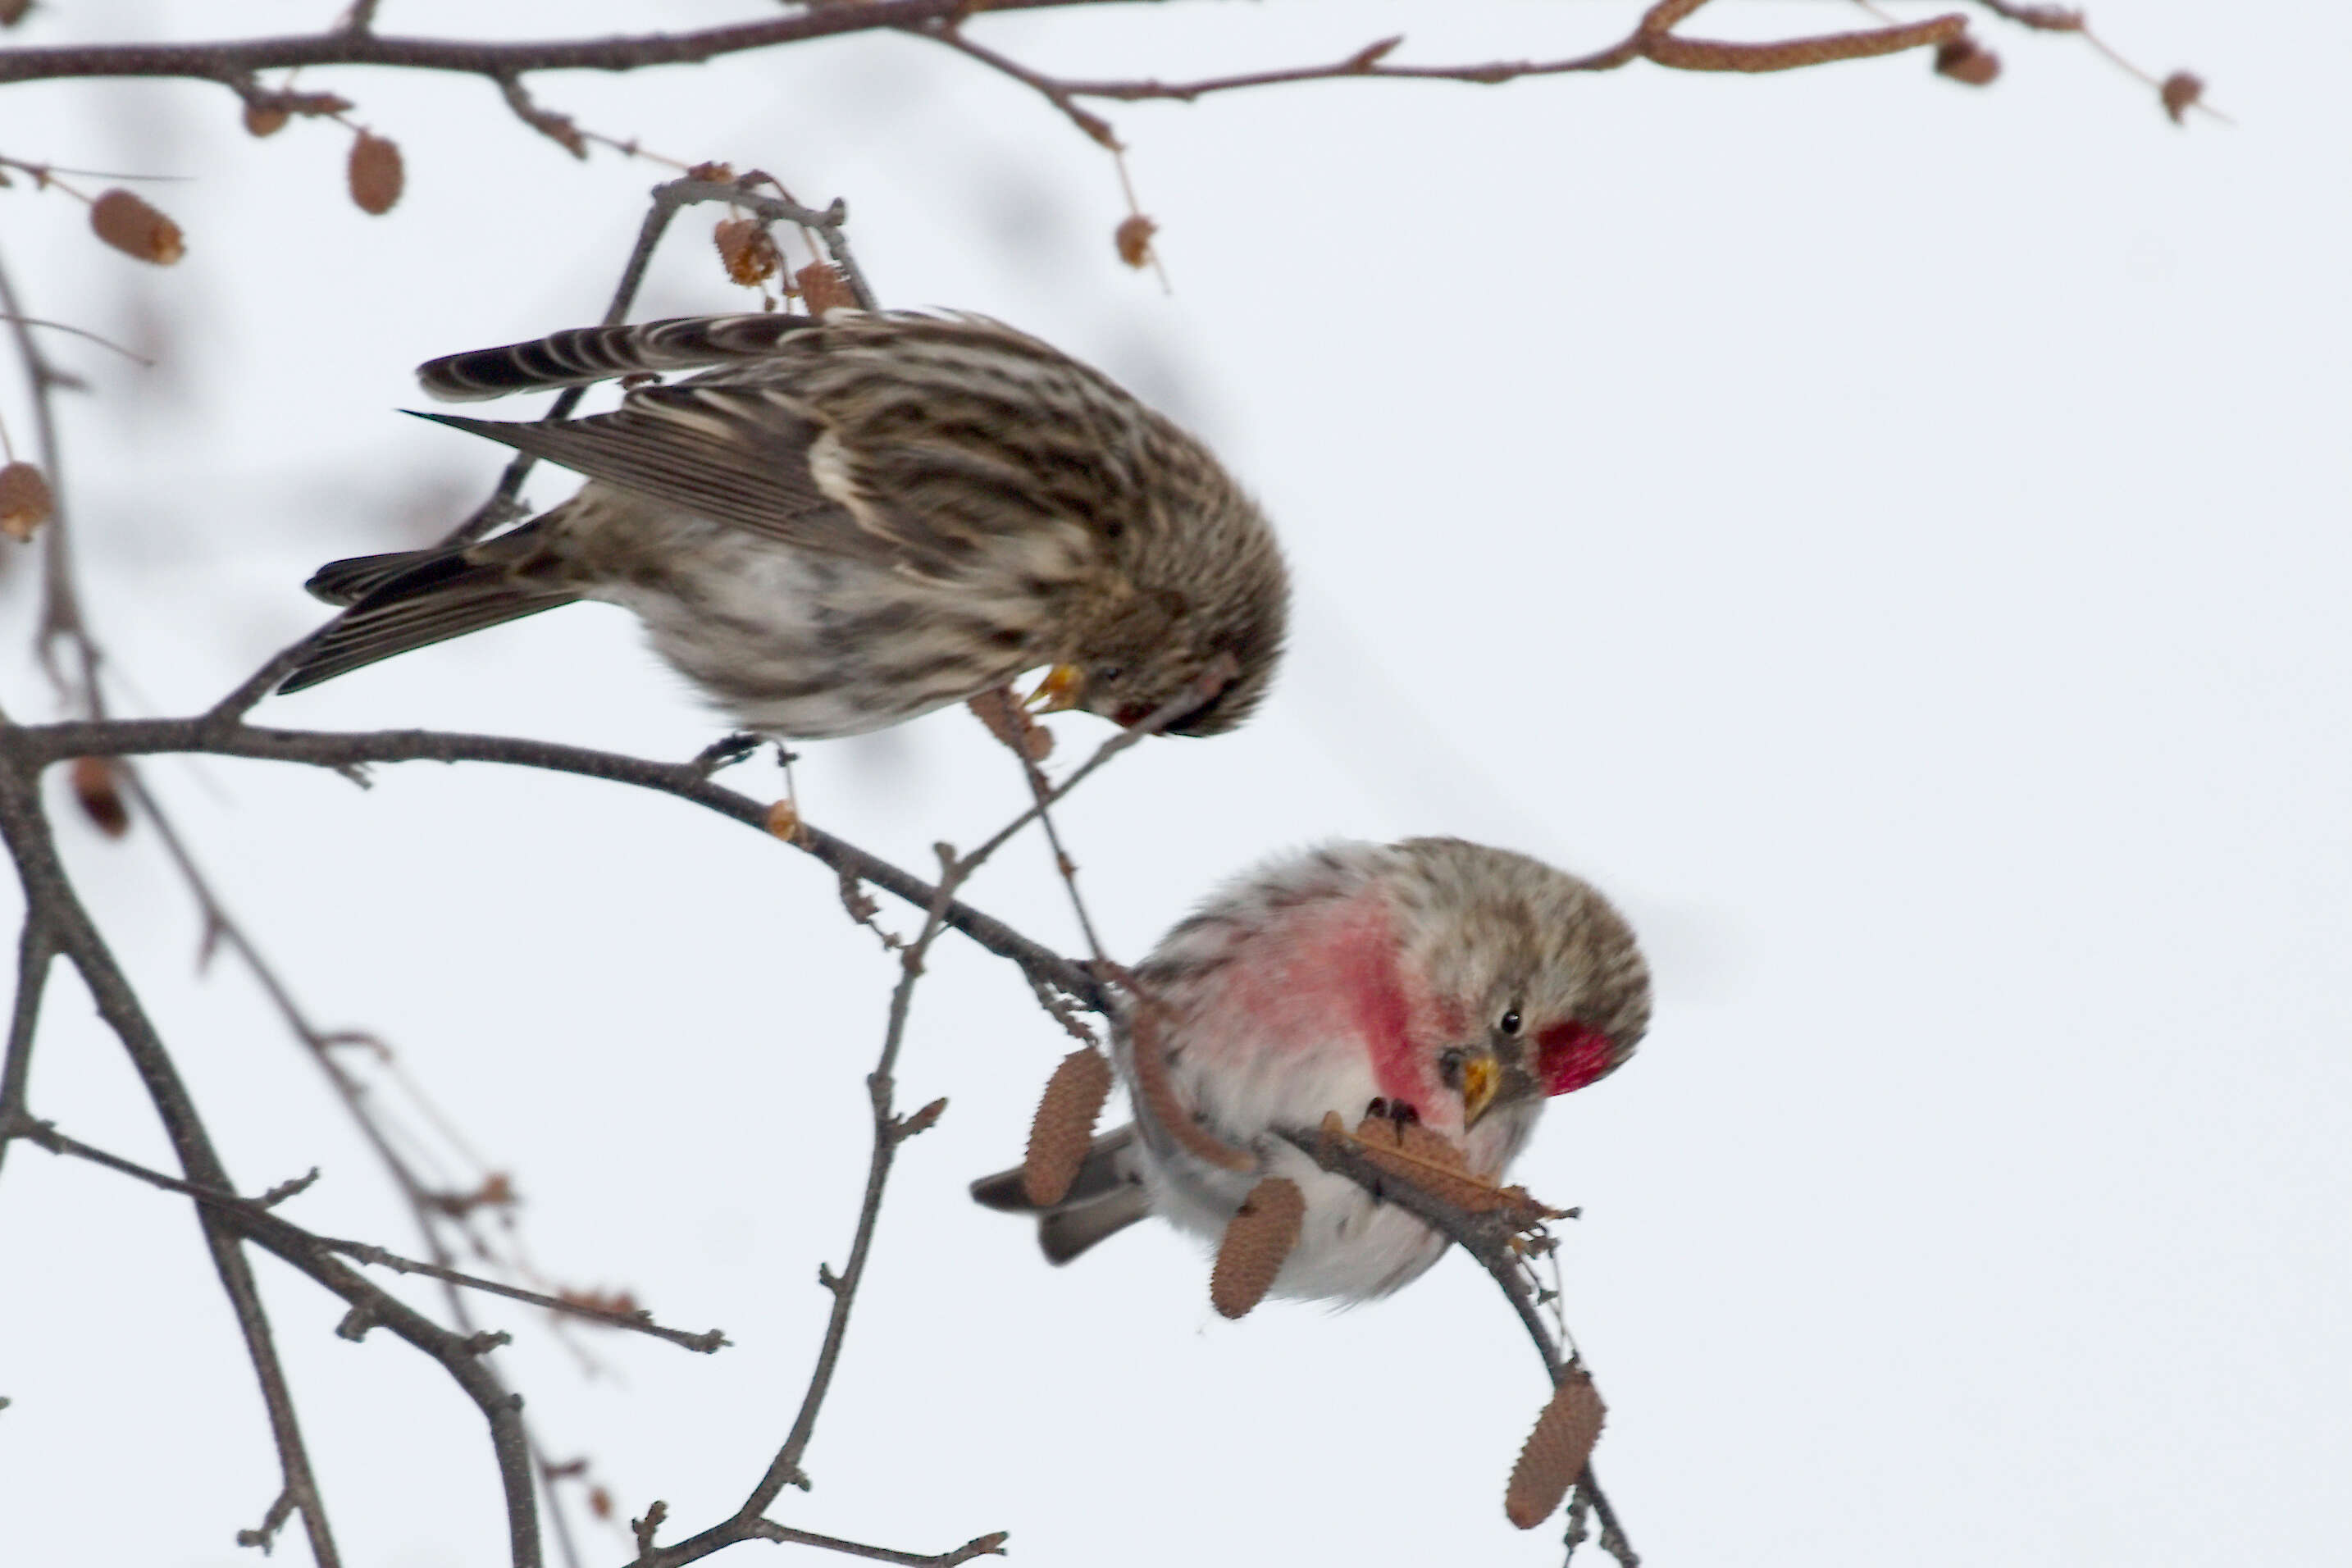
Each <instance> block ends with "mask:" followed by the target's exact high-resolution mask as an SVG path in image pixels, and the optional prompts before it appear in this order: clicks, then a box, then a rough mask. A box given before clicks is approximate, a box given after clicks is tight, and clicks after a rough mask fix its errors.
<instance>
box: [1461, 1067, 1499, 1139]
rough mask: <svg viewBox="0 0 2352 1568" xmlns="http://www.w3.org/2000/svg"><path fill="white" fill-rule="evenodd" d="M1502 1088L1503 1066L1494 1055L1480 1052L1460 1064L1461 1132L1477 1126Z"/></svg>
mask: <svg viewBox="0 0 2352 1568" xmlns="http://www.w3.org/2000/svg"><path fill="white" fill-rule="evenodd" d="M1502 1087H1503V1064H1502V1063H1500V1062H1498V1061H1496V1059H1495V1058H1494V1054H1493V1053H1492V1052H1489V1051H1481V1052H1479V1053H1478V1054H1477V1055H1476V1056H1474V1057H1472V1058H1470V1059H1469V1060H1468V1061H1465V1062H1464V1063H1463V1064H1462V1130H1463V1131H1465V1132H1467V1131H1470V1129H1472V1128H1473V1127H1475V1126H1477V1125H1478V1119H1479V1118H1480V1117H1482V1116H1484V1115H1486V1108H1487V1107H1488V1106H1490V1105H1492V1104H1494V1103H1495V1096H1496V1094H1497V1093H1499V1092H1500V1091H1501V1089H1502Z"/></svg>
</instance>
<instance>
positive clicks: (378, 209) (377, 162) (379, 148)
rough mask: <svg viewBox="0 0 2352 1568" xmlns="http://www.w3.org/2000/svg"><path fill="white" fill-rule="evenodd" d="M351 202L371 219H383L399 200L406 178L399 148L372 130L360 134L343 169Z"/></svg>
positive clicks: (353, 143)
mask: <svg viewBox="0 0 2352 1568" xmlns="http://www.w3.org/2000/svg"><path fill="white" fill-rule="evenodd" d="M344 172H345V174H346V176H347V177H348V179H349V181H350V184H351V189H352V201H353V202H355V203H357V204H358V205H359V209H360V211H362V212H363V213H366V214H367V215H368V216H371V217H382V216H383V215H384V214H386V213H388V212H390V211H391V210H392V209H393V205H394V203H396V202H398V201H399V200H400V193H401V190H402V188H403V187H404V185H405V184H406V183H407V175H406V174H405V173H404V170H403V169H402V167H401V162H400V149H399V148H398V147H396V146H394V144H393V143H392V142H391V141H390V140H389V139H387V138H385V137H382V136H378V135H377V134H376V133H375V132H373V131H362V132H360V134H359V140H358V141H356V142H352V156H351V162H350V163H349V164H348V165H347V166H346V169H345V171H344Z"/></svg>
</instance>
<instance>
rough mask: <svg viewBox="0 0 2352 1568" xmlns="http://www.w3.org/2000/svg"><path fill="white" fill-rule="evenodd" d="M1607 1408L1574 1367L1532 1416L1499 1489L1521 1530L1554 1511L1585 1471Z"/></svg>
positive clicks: (1508, 1512) (1556, 1510) (1532, 1526)
mask: <svg viewBox="0 0 2352 1568" xmlns="http://www.w3.org/2000/svg"><path fill="white" fill-rule="evenodd" d="M1608 1414H1609V1407H1608V1406H1607V1405H1603V1404H1601V1395H1600V1394H1599V1392H1598V1391H1596V1390H1595V1389H1594V1388H1593V1386H1592V1380H1591V1378H1589V1377H1587V1376H1586V1375H1585V1374H1584V1373H1583V1372H1582V1371H1581V1370H1580V1369H1579V1368H1575V1367H1570V1369H1569V1372H1568V1375H1567V1376H1565V1377H1563V1378H1561V1379H1560V1380H1559V1387H1558V1388H1555V1389H1553V1390H1552V1394H1551V1403H1550V1404H1549V1405H1545V1406H1544V1409H1543V1414H1542V1415H1538V1416H1537V1417H1536V1429H1535V1430H1534V1431H1532V1432H1530V1433H1528V1441H1527V1445H1526V1447H1522V1448H1521V1449H1520V1450H1519V1462H1518V1463H1517V1464H1516V1465H1514V1466H1512V1467H1511V1484H1510V1486H1509V1487H1508V1488H1507V1489H1505V1491H1504V1493H1503V1512H1504V1513H1505V1514H1507V1515H1508V1516H1509V1518H1510V1521H1511V1522H1512V1523H1513V1524H1516V1525H1517V1526H1518V1527H1519V1528H1520V1529H1521V1530H1533V1529H1534V1528H1535V1527H1536V1526H1537V1525H1538V1524H1541V1523H1542V1522H1543V1521H1545V1520H1548V1519H1549V1518H1550V1517H1551V1516H1552V1515H1553V1514H1554V1513H1556V1512H1558V1511H1559V1503H1560V1500H1561V1499H1562V1498H1564V1497H1566V1496H1568V1489H1569V1488H1570V1487H1571V1486H1573V1485H1575V1484H1576V1478H1577V1477H1579V1476H1580V1475H1582V1474H1583V1473H1584V1462H1585V1460H1587V1459H1589V1458H1591V1457H1592V1445H1593V1444H1594V1443H1595V1442H1597V1441H1599V1440H1600V1437H1601V1421H1602V1420H1603V1418H1605V1417H1606V1416H1607V1415H1608Z"/></svg>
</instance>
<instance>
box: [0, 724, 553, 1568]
mask: <svg viewBox="0 0 2352 1568" xmlns="http://www.w3.org/2000/svg"><path fill="white" fill-rule="evenodd" d="M18 733H21V731H14V730H7V731H0V737H13V736H14V735H16V734H18ZM37 777H38V775H37V774H36V773H32V772H29V771H26V770H22V769H20V768H18V767H16V766H0V837H5V839H6V841H7V845H8V850H9V853H10V855H11V856H12V857H13V858H15V860H16V874H17V879H18V880H19V881H20V882H22V883H23V885H24V889H25V898H26V921H27V923H28V924H36V925H38V926H40V927H42V928H43V931H44V932H45V935H44V937H43V939H42V940H43V941H45V942H54V943H55V944H56V948H57V951H58V952H61V953H62V954H64V955H65V957H66V958H67V959H68V962H70V963H72V964H73V966H74V968H75V970H76V971H77V972H78V973H79V974H80V975H81V978H82V984H84V985H86V986H88V987H89V993H90V995H91V997H92V998H93V999H94V1000H95V1001H96V1002H97V1004H98V1011H99V1015H100V1017H102V1018H104V1019H105V1020H106V1023H107V1025H108V1026H109V1027H110V1028H111V1029H112V1030H113V1031H114V1034H115V1037H116V1038H118V1039H119V1040H121V1043H122V1046H123V1049H124V1051H125V1052H126V1053H127V1054H128V1055H129V1056H130V1058H131V1066H132V1068H134V1069H135V1070H136V1071H137V1073H138V1075H139V1077H140V1079H141V1081H142V1083H143V1084H144V1085H145V1087H146V1089H147V1095H148V1098H149V1100H151V1101H152V1102H153V1104H154V1106H155V1110H156V1114H157V1116H158V1117H159V1118H160V1119H161V1120H162V1121H163V1130H164V1132H165V1134H166V1135H167V1136H168V1137H169V1138H170V1139H171V1142H172V1147H173V1152H174V1154H175V1155H176V1156H177V1157H178V1159H179V1162H180V1168H181V1170H182V1171H183V1172H184V1173H186V1174H187V1175H188V1177H189V1178H190V1179H191V1180H192V1181H194V1182H195V1183H197V1184H200V1185H204V1186H210V1187H218V1188H222V1189H225V1190H227V1189H229V1188H230V1183H229V1180H228V1175H227V1173H226V1170H225V1169H223V1167H222V1165H221V1163H220V1157H219V1155H218V1154H216V1153H215V1152H214V1150H213V1146H212V1140H211V1138H210V1136H209V1135H208V1134H207V1133H206V1132H205V1127H204V1122H203V1121H202V1119H201V1118H199V1117H198V1115H197V1113H196V1109H195V1104H194V1100H191V1099H190V1098H189V1096H188V1091H187V1089H186V1086H185V1085H184V1084H183V1083H182V1082H181V1081H180V1075H179V1069H178V1068H175V1067H174V1066H173V1062H172V1058H171V1055H170V1053H169V1052H168V1051H167V1050H166V1049H165V1048H164V1046H163V1039H162V1037H160V1036H158V1035H157V1034H156V1032H155V1029H154V1026H153V1025H152V1024H151V1023H150V1022H149V1021H148V1018H147V1015H146V1010H145V1009H144V1007H142V1005H141V1004H140V1001H139V998H138V995H137V994H136V993H135V992H133V991H132V990H131V983H130V981H129V980H128V979H127V978H126V977H125V976H124V974H123V973H122V971H121V968H120V966H118V965H117V964H116V963H115V961H114V955H113V953H112V952H111V951H110V950H109V948H108V947H107V945H106V940H105V938H103V937H102V936H100V934H99V931H98V927H97V926H96V925H95V924H93V923H92V922H91V921H90V918H89V911H88V910H86V909H84V908H83V907H82V903H81V900H80V898H79V895H77V894H76V893H75V891H74V889H73V885H72V883H71V882H70V881H69V880H68V878H67V876H66V871H65V867H64V865H63V864H62V863H61V862H60V861H59V860H58V853H57V844H56V841H55V839H54V838H53V837H51V836H50V833H49V825H48V822H47V818H45V817H44V816H42V815H41V810H40V802H39V799H38V796H37ZM19 1012H20V1016H21V1013H22V1010H21V1008H20V1009H19ZM26 1027H27V1028H29V1027H30V1022H29V1020H27V1021H26ZM198 1214H199V1217H200V1221H201V1223H202V1225H203V1227H204V1233H205V1245H206V1247H207V1248H208V1249H209V1250H210V1251H211V1253H212V1257H213V1267H214V1268H215V1271H216V1272H217V1273H218V1274H219V1275H220V1279H221V1285H222V1288H223V1289H225V1290H226V1292H227V1294H228V1298H229V1303H230V1305H231V1306H232V1308H234V1309H235V1310H236V1320H237V1327H238V1329H239V1330H240V1331H242V1332H243V1334H244V1335H245V1342H246V1350H247V1354H248V1355H249V1356H250V1358H251V1360H252V1362H253V1370H254V1376H255V1379H256V1381H257V1382H258V1384H260V1387H261V1395H262V1403H263V1405H264V1406H265V1407H266V1408H267V1409H268V1415H269V1426H270V1433H271V1436H273V1437H274V1438H275V1440H276V1442H277V1446H278V1465H279V1468H280V1469H281V1471H282V1472H283V1474H284V1478H285V1490H286V1491H287V1492H288V1493H289V1495H291V1496H292V1497H293V1498H294V1500H295V1504H296V1507H297V1508H298V1509H299V1510H300V1512H301V1515H302V1523H303V1529H304V1531H305V1532H306V1533H307V1534H308V1536H309V1539H310V1551H311V1555H312V1556H313V1557H314V1558H315V1559H316V1560H317V1561H318V1563H320V1565H321V1568H334V1565H335V1564H338V1563H340V1562H341V1557H340V1556H339V1554H338V1553H337V1552H336V1550H335V1540H334V1532H333V1531H332V1530H331V1529H330V1528H329V1526H328V1523H327V1512H326V1508H325V1505H324V1503H323V1502H322V1500H320V1495H319V1489H318V1483H317V1480H316V1479H315V1477H314V1476H313V1473H312V1471H311V1468H310V1453H309V1451H308V1449H307V1448H305V1447H304V1446H303V1442H302V1428H301V1423H300V1421H299V1418H298V1417H297V1416H296V1415H295V1412H294V1397H293V1393H292V1390H291V1389H290V1388H289V1386H288V1384H287V1382H286V1372H285V1368H284V1367H283V1366H282V1365H281V1364H280V1363H279V1362H278V1349H277V1345H276V1342H275V1341H274V1339H273V1337H272V1335H271V1333H270V1328H269V1319H268V1314H267V1313H266V1312H265V1311H264V1310H263V1309H262V1305H261V1296H260V1292H259V1291H258V1290H257V1289H256V1288H255V1286H254V1281H253V1270H252V1266H251V1265H250V1264H249V1263H248V1262H247V1258H246V1256H245V1253H244V1251H243V1250H242V1248H240V1247H239V1246H238V1245H237V1237H236V1232H235V1230H234V1229H233V1228H232V1227H231V1226H228V1225H227V1224H226V1222H225V1221H224V1220H222V1219H221V1218H220V1217H219V1216H218V1215H214V1214H212V1213H211V1212H209V1211H207V1210H204V1209H202V1208H199V1210H198ZM526 1502H527V1500H526ZM533 1561H534V1562H535V1561H536V1557H535V1554H534V1558H533Z"/></svg>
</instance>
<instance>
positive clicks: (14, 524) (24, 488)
mask: <svg viewBox="0 0 2352 1568" xmlns="http://www.w3.org/2000/svg"><path fill="white" fill-rule="evenodd" d="M55 510H57V499H56V498H55V497H54V496H52V495H50V494H49V480H48V476H47V475H46V474H44V473H42V472H41V470H40V469H38V468H35V467H34V466H33V465H32V464H30V463H11V464H9V465H8V466H7V467H6V468H0V533H5V534H6V535H7V536H8V537H9V538H11V539H14V540H17V541H20V542H21V541H24V540H27V539H30V538H32V537H33V531H34V530H36V529H37V528H39V527H40V526H41V524H43V523H45V522H47V521H48V520H49V514H50V513H51V512H53V511H55Z"/></svg>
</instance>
